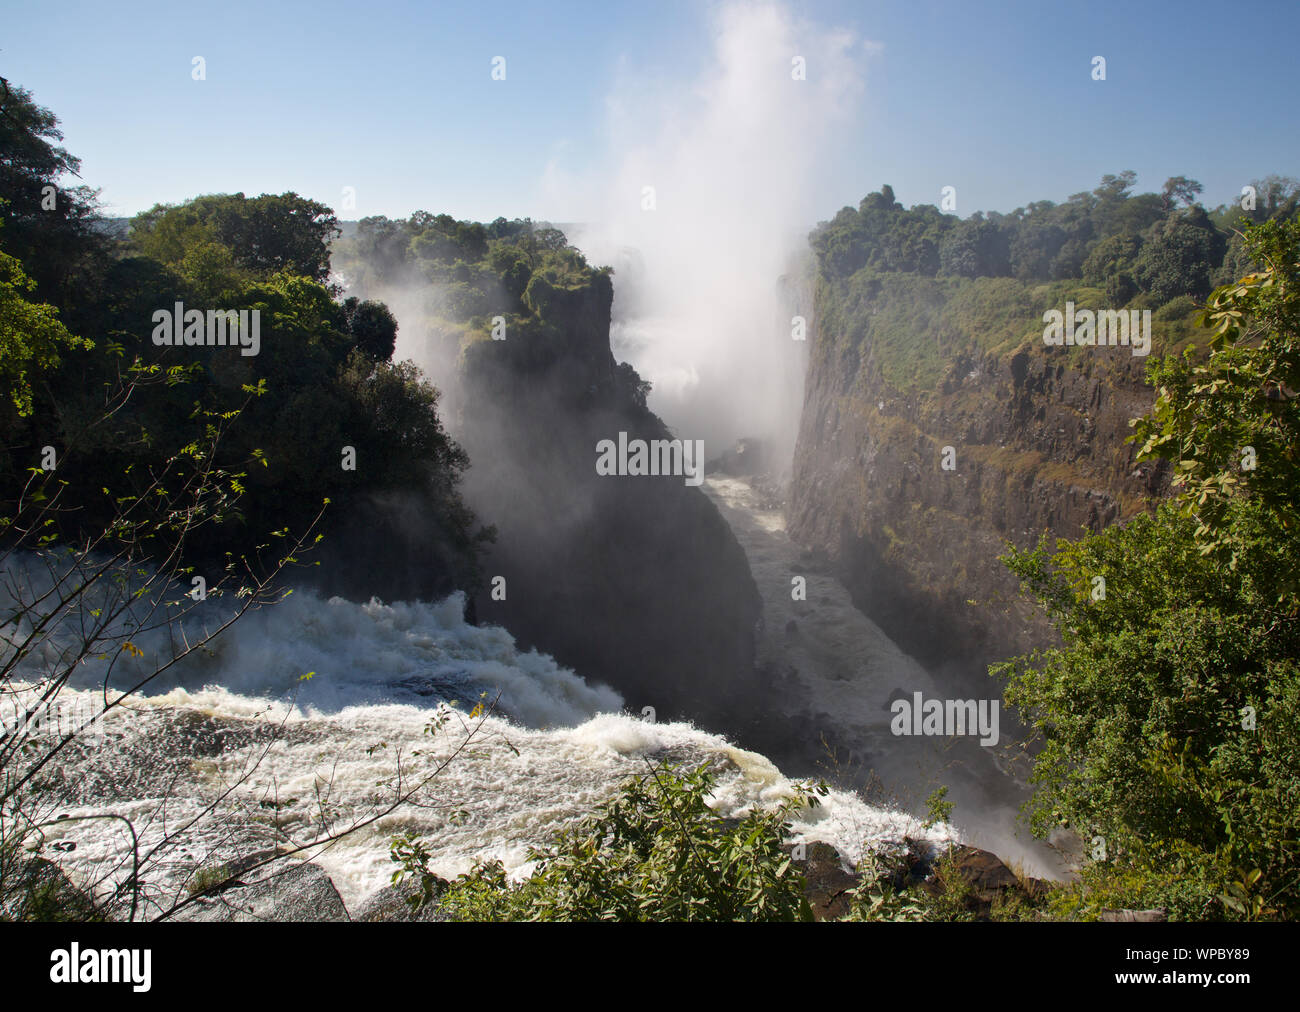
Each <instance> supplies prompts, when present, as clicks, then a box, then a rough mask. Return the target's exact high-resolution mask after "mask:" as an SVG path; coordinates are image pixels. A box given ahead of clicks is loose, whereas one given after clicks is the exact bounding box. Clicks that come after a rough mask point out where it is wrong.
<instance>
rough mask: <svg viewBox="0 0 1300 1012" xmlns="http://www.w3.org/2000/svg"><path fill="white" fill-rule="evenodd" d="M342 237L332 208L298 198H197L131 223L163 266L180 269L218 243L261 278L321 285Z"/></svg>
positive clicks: (134, 237) (134, 236)
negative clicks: (197, 249)
mask: <svg viewBox="0 0 1300 1012" xmlns="http://www.w3.org/2000/svg"><path fill="white" fill-rule="evenodd" d="M339 233H340V229H339V227H338V219H337V218H336V217H335V215H334V212H333V211H332V210H331V209H330V208H329V207H327V206H326V205H325V204H321V203H319V202H317V201H314V200H308V199H307V198H305V197H300V196H298V195H297V194H296V193H292V192H290V193H282V194H279V195H278V196H277V195H273V194H269V193H264V194H262V195H261V196H259V197H253V198H248V197H245V196H244V195H243V194H242V193H234V194H215V195H211V196H205V197H195V198H194V199H193V200H190V201H187V202H186V203H184V204H180V205H177V206H174V207H173V206H168V205H164V204H158V205H156V206H154V207H153V208H152V209H150V210H148V211H144V212H142V213H140V214H138V215H136V216H135V218H133V219H132V222H131V241H132V243H133V244H134V246H135V248H136V249H137V250H138V251H139V252H141V253H142V254H144V255H145V256H148V257H151V258H152V259H154V260H157V261H159V262H160V263H165V264H178V263H180V262H181V260H182V259H183V258H184V257H185V255H186V253H187V252H188V251H189V249H190V248H191V247H192V246H194V245H195V244H198V243H205V242H218V243H221V244H222V245H224V246H226V247H228V248H229V249H230V251H231V253H232V254H233V256H234V258H235V260H236V261H237V262H238V263H239V264H241V265H242V266H244V267H246V268H247V269H248V270H250V271H253V272H255V273H256V274H258V275H259V276H261V277H269V276H270V275H272V274H276V273H280V272H288V273H291V274H298V275H301V276H303V277H308V278H311V279H312V280H313V281H316V282H317V283H319V284H325V283H326V282H327V281H328V280H329V272H330V243H331V242H332V241H333V239H334V237H335V236H337V235H338V234H339Z"/></svg>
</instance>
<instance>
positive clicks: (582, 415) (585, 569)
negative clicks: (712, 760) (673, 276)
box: [457, 274, 761, 730]
mask: <svg viewBox="0 0 1300 1012" xmlns="http://www.w3.org/2000/svg"><path fill="white" fill-rule="evenodd" d="M611 299H612V289H611V287H610V283H609V278H608V276H607V275H601V274H598V275H597V276H596V277H595V278H594V279H593V281H592V283H591V284H590V285H588V286H586V287H584V288H581V289H578V290H576V291H571V292H558V291H557V292H556V293H555V298H554V300H553V301H552V302H551V304H550V306H549V311H550V313H551V316H550V319H549V321H548V326H547V327H546V328H544V329H542V330H540V331H535V332H532V333H528V334H524V335H522V336H519V337H511V338H509V339H507V340H505V341H484V342H481V343H480V344H477V345H474V346H472V347H470V348H469V349H468V350H467V352H466V355H465V363H464V367H463V380H464V383H463V388H462V389H463V400H462V403H463V414H462V418H461V425H460V429H459V431H458V433H457V434H458V437H459V438H460V440H461V442H462V445H463V446H464V447H465V449H466V450H467V451H468V452H469V455H470V459H471V461H472V462H473V464H472V467H471V470H470V472H469V474H468V476H467V480H466V484H465V494H466V499H467V501H468V502H469V504H470V505H471V506H472V507H473V508H474V510H475V512H476V513H477V514H478V516H479V517H480V518H481V519H482V520H483V522H485V523H491V524H494V525H495V526H496V528H497V532H498V538H497V542H496V544H495V545H494V546H493V549H492V551H491V553H490V555H489V557H488V558H487V560H486V562H485V565H484V578H485V586H484V589H483V591H482V592H480V593H479V594H478V596H477V598H476V600H475V608H476V612H477V616H478V619H479V620H480V621H483V622H492V623H498V624H501V625H503V626H505V627H506V628H508V629H509V630H510V631H511V632H512V633H513V634H514V635H515V637H516V638H517V639H518V641H519V642H520V643H521V645H526V646H533V647H536V648H538V649H540V650H543V651H545V652H547V653H550V654H553V655H554V656H555V657H556V659H558V660H559V661H560V662H561V663H563V664H566V665H569V666H571V667H573V668H574V669H575V670H576V671H578V672H579V673H580V674H581V675H583V676H584V677H585V678H587V679H588V680H589V681H599V682H605V683H607V684H609V685H611V686H613V687H614V688H616V689H618V690H619V691H620V692H622V693H623V695H624V697H625V699H626V701H627V704H628V706H629V707H630V708H632V709H633V710H635V711H640V710H641V708H642V707H645V706H653V707H654V708H655V710H656V713H657V716H658V717H659V718H660V719H664V718H673V717H685V718H687V719H692V720H695V721H697V722H699V723H700V724H702V725H703V726H711V727H715V728H719V729H727V730H734V729H735V726H736V720H735V716H736V713H737V711H738V709H741V710H743V709H744V707H745V705H746V703H745V700H746V698H747V697H751V696H752V694H753V693H755V692H756V691H757V685H756V682H755V672H754V639H753V637H754V628H755V624H756V622H757V621H758V619H759V615H760V609H761V603H760V600H759V596H758V592H757V589H756V588H755V586H754V581H753V578H752V577H751V576H750V573H749V567H748V565H747V563H746V561H745V556H744V553H743V552H742V550H741V548H740V546H739V544H738V543H737V542H736V539H735V537H734V536H733V534H732V533H731V530H730V529H729V528H728V527H727V525H726V523H725V522H724V521H723V520H722V517H721V516H720V515H719V513H718V511H717V509H716V508H715V507H714V505H713V504H712V503H711V502H710V501H709V500H708V498H707V497H706V496H705V495H704V493H703V492H702V490H701V489H700V488H699V487H693V486H688V485H687V484H686V483H685V480H684V477H682V476H677V475H667V476H624V477H619V476H602V475H599V474H597V472H596V458H597V452H596V446H597V443H598V442H600V441H601V440H603V439H611V440H615V441H617V440H618V436H619V433H620V432H626V433H627V438H628V439H629V440H633V439H638V438H639V439H645V440H654V439H665V440H666V439H671V438H672V434H671V433H669V431H668V430H667V428H666V427H665V426H664V424H663V423H662V422H661V421H660V420H659V419H658V418H657V417H656V416H655V415H654V414H652V413H651V412H649V411H648V410H646V409H645V408H644V407H642V406H641V405H640V404H639V403H638V399H637V397H636V393H635V389H634V386H633V385H632V384H633V378H629V371H627V370H625V369H621V368H620V367H617V366H616V364H615V362H614V358H613V355H612V354H611V352H610V348H609V319H610V305H611ZM700 464H701V466H702V465H703V460H701V461H700ZM493 577H504V578H505V599H504V600H499V599H497V597H494V595H493V593H492V578H493ZM497 596H498V597H499V594H498V595H497Z"/></svg>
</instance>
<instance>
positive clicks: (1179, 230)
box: [810, 172, 1300, 392]
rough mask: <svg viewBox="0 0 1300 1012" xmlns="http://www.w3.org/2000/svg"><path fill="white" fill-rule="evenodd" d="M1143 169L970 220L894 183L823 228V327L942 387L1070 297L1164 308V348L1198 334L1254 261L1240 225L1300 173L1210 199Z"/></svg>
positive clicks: (917, 385)
mask: <svg viewBox="0 0 1300 1012" xmlns="http://www.w3.org/2000/svg"><path fill="white" fill-rule="evenodd" d="M1135 180H1136V176H1135V175H1134V174H1133V173H1132V172H1122V173H1120V174H1119V175H1118V176H1110V175H1108V176H1105V177H1103V178H1102V181H1101V184H1100V185H1099V186H1098V187H1097V188H1096V189H1095V190H1093V191H1091V192H1085V193H1076V194H1074V195H1073V196H1071V197H1070V198H1069V200H1068V201H1066V202H1065V203H1064V204H1055V203H1053V202H1052V201H1047V200H1044V201H1036V202H1034V203H1031V204H1029V205H1028V206H1027V207H1022V208H1017V209H1016V210H1015V211H1013V212H1011V213H1010V214H998V213H996V212H993V213H988V214H985V213H984V212H976V213H975V214H973V215H971V216H970V217H969V218H966V219H964V220H963V219H960V218H958V217H957V216H956V215H951V214H943V213H941V212H940V211H939V210H938V209H937V208H935V207H934V206H933V205H929V204H925V205H918V206H916V207H913V208H911V209H910V210H908V209H904V208H903V206H902V205H901V204H900V203H898V201H896V200H895V199H894V193H893V190H892V189H891V188H890V187H889V186H884V187H882V188H881V190H880V192H878V193H872V194H868V195H867V196H866V197H865V198H863V200H862V202H861V203H860V204H859V206H858V207H857V208H856V209H854V208H851V207H845V208H843V209H842V210H840V212H839V213H838V214H837V215H836V216H835V217H834V218H833V219H831V220H830V221H829V222H823V223H821V224H820V225H819V226H818V227H817V228H816V229H815V230H814V231H813V233H812V234H811V236H810V242H811V244H812V247H813V250H814V252H815V253H816V256H817V264H818V295H817V312H818V319H819V321H820V326H819V330H820V332H821V333H822V335H823V336H824V339H826V340H828V341H831V342H834V343H835V345H836V347H837V348H838V349H839V351H840V353H841V354H850V355H854V356H856V357H857V359H858V360H859V361H860V360H861V359H863V358H865V357H866V355H867V350H868V349H869V351H870V354H871V355H872V358H873V361H874V362H875V363H876V365H877V367H878V368H879V369H880V372H881V374H882V376H883V378H884V379H885V381H886V382H887V383H889V384H890V385H891V386H893V387H894V388H895V389H898V390H900V391H903V392H911V391H926V390H933V389H934V388H935V387H936V386H937V385H938V382H939V380H940V379H941V378H942V374H943V370H944V368H945V366H946V364H947V363H948V362H950V361H951V360H952V358H953V357H954V355H955V354H956V353H958V352H992V353H997V354H1010V353H1012V352H1014V351H1015V350H1017V349H1018V348H1019V347H1021V346H1022V345H1024V344H1025V343H1027V342H1032V341H1034V340H1039V339H1041V336H1042V332H1043V324H1042V317H1043V313H1044V312H1045V311H1046V310H1048V309H1053V308H1061V307H1062V306H1064V304H1065V302H1066V301H1073V302H1074V303H1075V304H1076V305H1079V306H1087V307H1092V308H1109V309H1121V308H1129V309H1139V310H1141V309H1150V310H1153V311H1154V314H1153V315H1154V330H1155V333H1154V335H1153V337H1154V340H1155V344H1156V347H1157V350H1159V351H1174V350H1180V349H1181V348H1182V347H1184V346H1186V345H1187V344H1188V343H1189V342H1198V341H1199V340H1200V338H1199V331H1198V329H1197V328H1196V326H1195V313H1196V301H1197V300H1201V299H1204V297H1205V296H1206V295H1208V294H1209V292H1210V290H1211V289H1212V288H1213V287H1214V286H1216V285H1220V284H1224V283H1227V282H1228V281H1231V280H1234V279H1236V278H1237V277H1239V276H1240V275H1241V274H1242V273H1244V272H1245V271H1246V270H1247V269H1248V268H1249V266H1250V263H1251V261H1250V259H1249V257H1250V254H1249V251H1248V250H1247V248H1246V247H1245V246H1244V245H1243V242H1242V237H1241V235H1240V233H1239V232H1238V231H1237V229H1238V228H1240V227H1241V226H1243V225H1245V224H1251V223H1254V224H1258V223H1262V222H1264V221H1269V220H1279V219H1285V218H1287V217H1288V216H1290V215H1293V214H1294V213H1295V212H1296V210H1297V207H1300V183H1297V182H1296V181H1295V180H1291V179H1284V178H1279V177H1276V176H1270V177H1268V178H1267V179H1263V180H1256V181H1255V183H1253V184H1252V186H1253V187H1254V190H1255V200H1254V206H1253V207H1252V208H1251V209H1249V210H1243V208H1242V207H1241V206H1239V205H1238V204H1231V205H1223V206H1220V207H1218V208H1216V209H1214V210H1213V211H1207V210H1206V209H1205V208H1204V207H1202V206H1201V205H1200V204H1198V203H1196V197H1197V195H1198V194H1199V193H1200V192H1201V186H1200V184H1199V183H1197V182H1195V181H1194V180H1188V179H1185V178H1184V177H1181V176H1180V177H1175V178H1173V179H1170V180H1168V181H1167V182H1166V184H1165V186H1164V188H1163V191H1162V192H1161V193H1159V194H1156V193H1143V194H1134V193H1132V192H1131V191H1132V187H1133V184H1134V182H1135ZM1246 203H1249V201H1246ZM1075 354H1079V350H1078V349H1076V350H1075Z"/></svg>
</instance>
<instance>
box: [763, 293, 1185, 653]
mask: <svg viewBox="0 0 1300 1012" xmlns="http://www.w3.org/2000/svg"><path fill="white" fill-rule="evenodd" d="M831 298H834V295H833V293H832V292H831V291H829V290H826V289H823V290H822V291H821V292H819V294H818V302H819V307H820V308H825V302H824V300H826V299H831ZM827 315H828V314H825V313H822V312H819V314H818V317H819V319H824V318H825V317H826V316H827ZM829 315H830V316H831V317H832V318H836V319H842V316H841V315H840V314H835V313H832V314H829ZM1031 324H1032V321H1031ZM813 330H814V333H813V334H812V335H811V339H812V340H813V341H814V342H815V343H814V346H813V349H812V356H811V359H810V363H809V371H808V375H807V380H806V392H805V402H804V411H803V416H802V421H801V425H800V432H799V439H798V446H797V450H796V453H795V461H794V471H793V483H792V488H791V496H790V506H789V529H790V533H791V536H792V537H794V538H795V540H796V541H798V542H800V543H801V544H803V545H804V546H805V547H807V548H810V549H812V550H813V551H815V552H817V553H819V554H821V555H824V556H825V557H826V558H827V559H829V560H830V561H832V562H833V563H834V564H835V566H836V567H837V569H838V572H839V575H840V577H841V579H842V580H843V581H844V583H845V584H846V585H847V586H848V588H849V590H850V592H851V593H852V594H853V597H854V601H855V603H856V604H857V605H858V607H860V608H861V609H862V610H863V611H865V612H866V613H867V614H868V615H869V616H871V618H873V619H874V620H875V621H876V622H877V623H879V624H880V625H881V626H882V627H883V628H884V629H885V631H886V632H887V633H888V634H889V635H890V636H891V638H893V639H894V640H895V641H896V642H898V643H899V644H900V645H901V646H903V647H904V648H905V649H907V650H908V651H909V652H911V653H913V654H914V655H915V656H916V657H917V658H918V659H920V660H921V661H922V662H924V663H926V664H928V665H945V664H952V665H954V666H956V667H958V668H959V669H962V670H965V671H967V672H970V673H971V674H972V676H975V675H977V674H978V673H979V672H982V671H983V669H984V667H985V666H986V665H987V663H989V662H990V661H993V660H999V659H1003V658H1005V657H1008V656H1011V655H1013V654H1016V653H1021V652H1024V651H1025V650H1028V649H1031V648H1033V647H1035V646H1042V645H1045V644H1047V643H1049V642H1051V641H1052V638H1053V634H1052V632H1051V629H1050V627H1048V626H1047V624H1046V623H1045V622H1044V621H1043V620H1042V619H1041V618H1040V617H1039V616H1038V615H1037V613H1036V612H1035V611H1034V610H1033V609H1032V608H1031V607H1030V603H1029V601H1028V600H1027V599H1023V598H1021V597H1020V596H1019V595H1018V593H1017V581H1016V580H1015V578H1014V577H1013V576H1012V575H1011V574H1010V573H1009V572H1008V571H1007V570H1006V568H1005V567H1004V566H1003V565H1002V564H1001V563H1000V562H999V561H998V558H997V557H998V556H999V555H1000V554H1002V553H1003V552H1004V550H1005V543H1006V542H1008V541H1009V542H1012V543H1014V544H1015V545H1017V546H1019V547H1027V546H1030V545H1032V544H1033V543H1035V542H1036V541H1037V539H1038V536H1039V534H1040V533H1041V532H1044V531H1046V532H1050V533H1051V534H1053V535H1057V536H1065V537H1074V536H1077V535H1078V534H1079V533H1080V529H1081V528H1088V529H1092V530H1095V529H1098V528H1100V527H1102V526H1105V525H1107V524H1110V523H1114V522H1116V521H1118V520H1122V519H1125V518H1127V517H1130V516H1132V515H1133V514H1134V513H1135V512H1137V511H1139V510H1140V509H1142V508H1143V497H1144V496H1148V495H1158V494H1161V493H1162V491H1163V489H1164V487H1165V484H1166V478H1167V476H1166V475H1165V473H1164V471H1163V469H1162V468H1157V467H1155V466H1154V465H1151V464H1145V463H1144V464H1141V465H1138V464H1135V462H1134V457H1135V453H1136V448H1135V447H1134V446H1133V444H1131V443H1126V442H1125V439H1126V437H1127V436H1128V435H1129V434H1130V432H1131V429H1130V428H1129V425H1128V422H1129V419H1130V418H1134V417H1137V416H1138V415H1141V414H1144V413H1145V412H1146V410H1147V409H1148V407H1149V406H1150V404H1151V400H1152V392H1151V390H1150V388H1149V387H1147V386H1145V385H1144V383H1143V381H1142V376H1143V372H1144V367H1145V362H1146V359H1144V358H1140V357H1134V356H1132V355H1131V353H1130V350H1129V349H1128V348H1122V347H1121V348H1102V349H1093V348H1074V349H1065V348H1055V347H1053V348H1049V347H1046V346H1044V345H1043V344H1042V343H1041V342H1038V343H1036V344H1035V343H1033V342H1028V343H1026V344H1025V345H1023V346H1022V347H1020V348H1019V349H1015V350H1013V351H1010V352H1002V353H997V352H980V351H976V350H969V349H973V348H975V347H976V344H975V342H973V341H970V342H965V343H964V344H963V342H961V341H960V340H958V341H953V342H952V344H953V346H954V347H957V348H962V347H965V348H966V349H968V350H965V351H957V352H954V353H953V354H952V355H951V356H948V357H946V358H945V360H944V364H943V365H944V372H943V375H942V378H941V380H939V382H938V383H937V385H933V386H932V388H930V389H919V390H913V391H909V392H903V391H900V390H898V389H896V388H894V387H892V386H890V385H889V384H888V383H887V382H886V381H885V380H884V379H883V378H882V375H881V368H880V361H879V352H878V349H876V348H874V347H873V345H872V341H871V338H870V335H869V333H868V336H867V337H865V338H864V339H863V340H862V341H861V342H860V343H859V344H857V345H854V344H853V342H852V341H846V340H844V335H842V334H837V333H827V332H824V328H821V327H816V326H815V327H814V328H813ZM918 339H920V338H918ZM944 447H952V448H953V450H954V451H955V463H956V467H955V469H953V470H945V469H944V468H943V466H942V464H943V448H944Z"/></svg>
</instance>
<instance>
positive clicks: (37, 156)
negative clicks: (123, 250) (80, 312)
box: [0, 77, 106, 299]
mask: <svg viewBox="0 0 1300 1012" xmlns="http://www.w3.org/2000/svg"><path fill="white" fill-rule="evenodd" d="M58 122H59V121H58V118H57V117H56V116H55V115H54V113H52V112H50V110H49V109H46V108H43V107H41V106H38V105H37V104H36V103H35V102H34V101H33V100H32V95H31V92H29V91H27V90H25V89H23V88H18V87H15V86H13V85H11V84H10V83H9V82H8V81H7V80H5V79H4V78H3V77H0V195H2V197H0V225H2V226H3V231H4V236H5V246H6V248H7V249H8V251H9V252H10V254H11V255H13V256H15V257H17V258H18V259H19V260H20V261H22V263H23V265H24V268H25V269H26V271H27V274H28V276H29V277H31V278H32V279H33V281H34V282H35V284H36V288H37V291H38V293H39V294H40V295H41V296H42V297H43V298H44V299H57V298H59V297H60V296H65V295H72V294H75V286H73V285H72V278H73V277H74V276H75V275H76V274H77V273H78V272H79V271H80V270H81V269H82V268H83V267H84V266H85V265H86V263H87V262H88V261H90V260H93V259H94V258H95V257H97V256H99V255H101V254H102V253H103V251H104V249H105V246H106V240H105V237H104V235H103V232H102V230H101V229H99V228H97V227H96V214H97V211H98V207H97V194H96V191H94V190H91V189H90V188H89V187H86V186H71V187H65V186H62V185H60V184H61V181H62V179H63V177H64V176H73V177H76V176H77V173H78V171H79V170H80V168H81V162H80V161H79V160H78V159H76V158H74V157H73V156H72V155H70V154H69V153H68V152H67V151H66V150H65V149H64V148H62V147H60V146H58V145H57V143H56V142H58V141H61V140H62V139H63V134H62V133H60V131H59V128H58Z"/></svg>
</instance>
